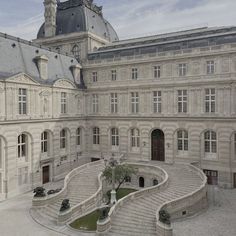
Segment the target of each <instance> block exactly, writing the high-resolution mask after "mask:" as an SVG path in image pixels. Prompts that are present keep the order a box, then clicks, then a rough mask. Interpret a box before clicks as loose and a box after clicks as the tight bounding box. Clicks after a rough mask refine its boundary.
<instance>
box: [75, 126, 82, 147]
mask: <svg viewBox="0 0 236 236" xmlns="http://www.w3.org/2000/svg"><path fill="white" fill-rule="evenodd" d="M80 144H81V129H80V128H78V129H77V130H76V145H77V146H80Z"/></svg>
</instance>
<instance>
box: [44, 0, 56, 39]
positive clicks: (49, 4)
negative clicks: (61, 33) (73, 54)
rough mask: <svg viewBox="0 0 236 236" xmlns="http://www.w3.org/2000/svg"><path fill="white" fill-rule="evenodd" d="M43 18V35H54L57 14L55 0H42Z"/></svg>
mask: <svg viewBox="0 0 236 236" xmlns="http://www.w3.org/2000/svg"><path fill="white" fill-rule="evenodd" d="M44 8H45V12H44V18H45V25H44V31H45V37H53V36H55V35H56V14H57V1H56V0H44Z"/></svg>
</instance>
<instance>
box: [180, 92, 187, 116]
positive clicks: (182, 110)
mask: <svg viewBox="0 0 236 236" xmlns="http://www.w3.org/2000/svg"><path fill="white" fill-rule="evenodd" d="M177 96H178V98H177V103H178V113H188V91H187V89H181V90H178V91H177Z"/></svg>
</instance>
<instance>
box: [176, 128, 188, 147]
mask: <svg viewBox="0 0 236 236" xmlns="http://www.w3.org/2000/svg"><path fill="white" fill-rule="evenodd" d="M177 145H178V150H179V151H188V132H187V131H186V130H179V131H178V132H177Z"/></svg>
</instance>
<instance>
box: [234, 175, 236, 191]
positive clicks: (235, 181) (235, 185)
mask: <svg viewBox="0 0 236 236" xmlns="http://www.w3.org/2000/svg"><path fill="white" fill-rule="evenodd" d="M234 188H236V173H234Z"/></svg>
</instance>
